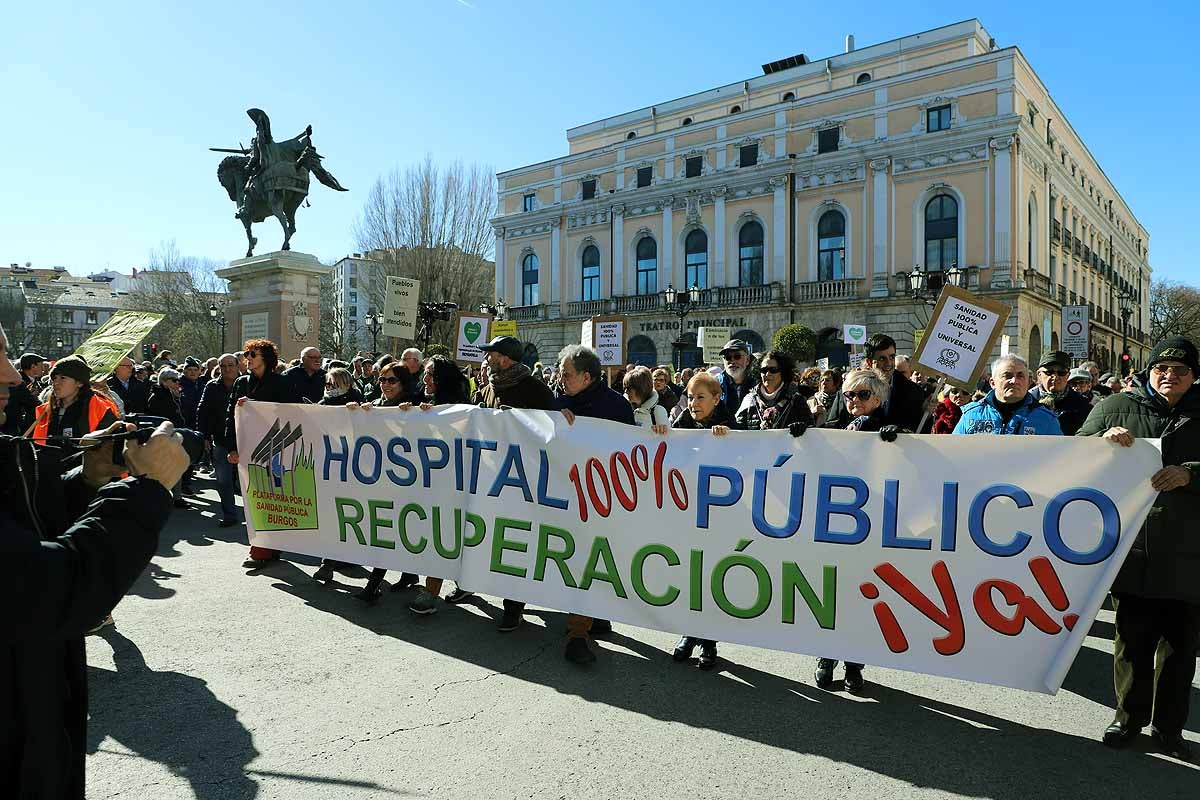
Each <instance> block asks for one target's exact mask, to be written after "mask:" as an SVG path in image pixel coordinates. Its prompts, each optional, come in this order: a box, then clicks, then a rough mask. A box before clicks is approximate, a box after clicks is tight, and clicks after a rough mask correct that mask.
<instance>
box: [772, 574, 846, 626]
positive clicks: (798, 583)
mask: <svg viewBox="0 0 1200 800" xmlns="http://www.w3.org/2000/svg"><path fill="white" fill-rule="evenodd" d="M781 581H782V586H781V587H780V591H781V592H782V593H783V622H784V624H787V625H792V624H794V623H795V622H796V590H797V589H799V590H800V596H801V597H803V598H804V602H805V603H806V604H808V608H809V610H810V611H812V615H813V618H814V619H815V620H816V621H817V624H818V625H820V626H821V627H822V628H824V629H826V630H830V631H831V630H833V628H834V620H835V619H836V617H837V565H836V564H826V565H825V566H824V568H823V569H822V575H821V600H820V601H818V600H817V594H816V592H814V591H813V589H812V585H811V584H809V582H808V579H807V578H805V577H804V573H803V572H801V571H800V568H799V567H798V566H796V564H795V562H792V561H785V562H783V577H782V579H781Z"/></svg>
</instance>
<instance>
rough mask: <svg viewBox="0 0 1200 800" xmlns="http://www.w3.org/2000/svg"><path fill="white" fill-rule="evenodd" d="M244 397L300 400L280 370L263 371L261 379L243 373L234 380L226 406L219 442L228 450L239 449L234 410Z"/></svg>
mask: <svg viewBox="0 0 1200 800" xmlns="http://www.w3.org/2000/svg"><path fill="white" fill-rule="evenodd" d="M243 397H245V398H246V399H247V400H258V401H260V402H264V403H298V402H299V399H298V398H297V397H296V393H295V392H293V391H292V387H290V386H288V382H287V381H285V380H284V379H283V376H282V375H280V374H279V373H278V372H266V373H263V376H262V379H261V380H260V379H258V378H256V377H255V376H254V375H252V374H251V375H242V376H241V377H240V378H238V379H237V380H236V381H234V382H233V390H232V391H230V392H229V405H227V406H226V407H225V433H224V435H223V436H222V437H221V441H219V442H217V444H219V445H221V446H222V447H224V448H225V449H227V450H231V451H236V450H237V423H236V422H235V421H234V413H233V411H234V409H235V408H237V401H238V400H240V399H241V398H243Z"/></svg>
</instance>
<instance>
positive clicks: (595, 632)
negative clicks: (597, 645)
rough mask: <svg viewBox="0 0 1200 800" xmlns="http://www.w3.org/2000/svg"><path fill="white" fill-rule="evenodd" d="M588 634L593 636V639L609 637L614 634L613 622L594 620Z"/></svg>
mask: <svg viewBox="0 0 1200 800" xmlns="http://www.w3.org/2000/svg"><path fill="white" fill-rule="evenodd" d="M588 633H590V634H591V635H592V638H593V639H597V638H600V637H602V636H608V635H609V634H610V633H612V622H610V621H609V620H606V619H594V620H592V627H591V630H589V631H588Z"/></svg>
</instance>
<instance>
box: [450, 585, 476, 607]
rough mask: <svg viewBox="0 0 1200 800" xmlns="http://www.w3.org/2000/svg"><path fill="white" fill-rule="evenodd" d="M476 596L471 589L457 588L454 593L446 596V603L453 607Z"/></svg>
mask: <svg viewBox="0 0 1200 800" xmlns="http://www.w3.org/2000/svg"><path fill="white" fill-rule="evenodd" d="M474 594H475V593H474V592H472V591H471V590H470V589H464V588H463V587H461V586H455V587H454V591H453V592H451V593H450V594H448V595H446V602H447V603H449V604H450V605H452V606H456V605H458V604H459V603H461V602H462V601H463V600H466V599H467V598H468V597H471V596H472V595H474Z"/></svg>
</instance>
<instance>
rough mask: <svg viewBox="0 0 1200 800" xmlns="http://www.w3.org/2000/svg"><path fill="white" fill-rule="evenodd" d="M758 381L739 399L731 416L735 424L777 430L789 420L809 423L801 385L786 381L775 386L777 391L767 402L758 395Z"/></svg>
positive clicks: (784, 426)
mask: <svg viewBox="0 0 1200 800" xmlns="http://www.w3.org/2000/svg"><path fill="white" fill-rule="evenodd" d="M761 388H762V385H761V384H759V385H758V386H755V387H754V389H752V390H751V392H750V394H748V395H746V397H745V399H743V400H742V405H741V407H739V408H738V410H737V414H735V415H734V419H735V420H736V421H737V426H738V427H739V428H742V429H744V430H748V431H769V430H780V429H783V428H786V427H788V426H789V425H791V424H792V423H793V422H803V423H804V424H805V425H806V426H811V425H812V424H813V415H812V411H810V410H809V408H808V400H807V399H806V397H805V395H804V391H803V388H802V387H797V386H796V384H794V383H788V384H784V385H781V386H780V387H779V395H778V396H777V397H776V398H775V402H774V403H767V402H766V401H764V400H763V399H762V397H761V396H760V395H759V390H760V389H761Z"/></svg>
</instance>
